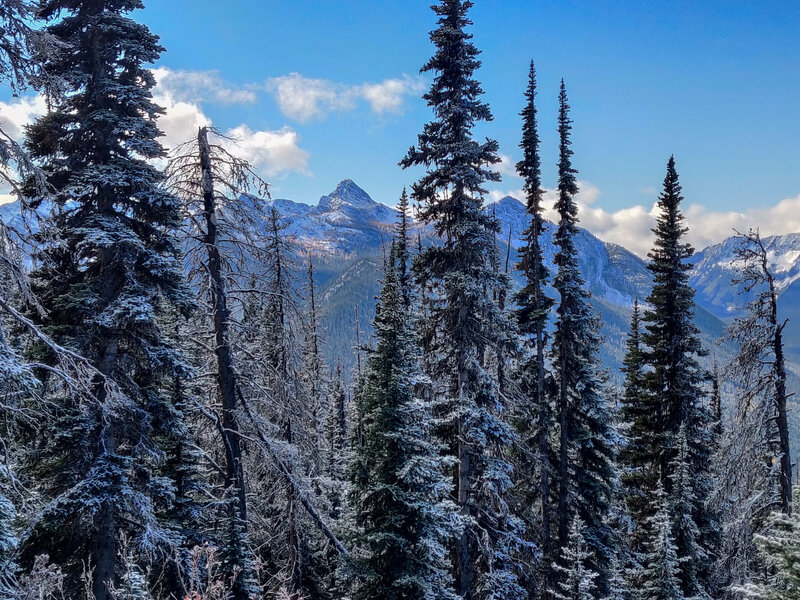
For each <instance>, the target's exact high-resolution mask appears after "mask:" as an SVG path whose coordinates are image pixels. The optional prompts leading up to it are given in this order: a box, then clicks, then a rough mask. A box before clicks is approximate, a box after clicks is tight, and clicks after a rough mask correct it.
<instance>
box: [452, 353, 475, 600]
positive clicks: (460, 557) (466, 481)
mask: <svg viewBox="0 0 800 600" xmlns="http://www.w3.org/2000/svg"><path fill="white" fill-rule="evenodd" d="M462 355H463V353H462ZM464 370H465V369H464V368H463V367H462V366H461V365H459V373H458V400H457V401H458V402H459V403H460V402H462V398H463V397H464V395H465V390H464V388H465V387H466V378H467V375H466V373H465V372H464ZM468 435H469V433H468V432H467V431H465V429H464V417H459V420H458V440H457V444H458V456H457V458H458V476H457V481H456V484H457V489H456V494H457V504H458V508H459V511H460V512H461V514H462V515H463V516H464V518H465V519H469V518H470V513H471V511H470V478H471V475H472V473H471V471H472V457H471V454H470V452H471V451H470V448H469V444H468V443H467V437H468ZM471 530H472V527H471V526H470V524H469V523H467V524H466V526H465V527H464V528H463V529H462V531H461V532H460V534H459V536H458V539H457V540H456V549H455V550H456V552H455V556H456V592H457V593H458V595H459V596H461V597H462V598H463V599H464V600H471V598H472V547H471V544H472V537H471Z"/></svg>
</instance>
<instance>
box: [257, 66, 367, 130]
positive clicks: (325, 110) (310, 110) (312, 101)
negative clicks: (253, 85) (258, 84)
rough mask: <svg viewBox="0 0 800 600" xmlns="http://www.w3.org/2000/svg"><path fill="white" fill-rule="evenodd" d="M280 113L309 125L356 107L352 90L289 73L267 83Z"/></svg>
mask: <svg viewBox="0 0 800 600" xmlns="http://www.w3.org/2000/svg"><path fill="white" fill-rule="evenodd" d="M267 90H269V91H270V92H272V94H273V95H274V96H275V100H276V101H277V103H278V108H280V110H281V112H282V113H283V114H284V115H285V116H287V117H289V118H290V119H294V120H295V121H299V122H301V123H308V122H309V121H311V120H312V119H321V118H323V117H325V116H327V115H328V114H330V113H331V112H336V111H342V110H351V109H353V108H355V93H354V90H353V88H350V87H348V86H345V85H342V84H337V83H334V82H332V81H328V80H327V79H314V78H310V77H303V76H302V75H300V74H299V73H290V74H289V75H284V76H282V77H273V78H271V79H270V80H268V81H267Z"/></svg>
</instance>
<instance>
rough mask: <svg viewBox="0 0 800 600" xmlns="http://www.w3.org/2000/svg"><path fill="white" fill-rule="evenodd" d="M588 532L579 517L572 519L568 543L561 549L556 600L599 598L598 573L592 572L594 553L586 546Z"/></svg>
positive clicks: (555, 593)
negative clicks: (596, 581)
mask: <svg viewBox="0 0 800 600" xmlns="http://www.w3.org/2000/svg"><path fill="white" fill-rule="evenodd" d="M585 535H586V530H585V528H584V525H583V521H581V518H580V517H579V516H577V515H576V516H575V517H573V519H572V525H570V528H569V535H568V537H567V543H566V544H564V546H562V548H561V554H560V557H559V563H560V564H558V565H557V569H558V571H559V573H560V576H559V578H558V579H559V584H558V587H557V589H556V590H554V591H553V594H552V596H553V598H554V599H555V600H594V598H596V597H597V584H596V583H595V580H596V579H597V573H595V572H594V571H592V569H591V567H590V566H589V565H590V564H591V556H592V552H591V550H589V549H588V548H587V545H586V537H585Z"/></svg>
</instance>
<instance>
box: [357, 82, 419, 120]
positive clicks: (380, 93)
mask: <svg viewBox="0 0 800 600" xmlns="http://www.w3.org/2000/svg"><path fill="white" fill-rule="evenodd" d="M424 87H425V86H424V84H423V82H422V79H420V78H419V77H416V78H415V77H410V76H409V75H403V77H402V78H400V79H386V80H384V81H382V82H380V83H365V84H363V85H362V86H360V88H359V91H360V93H361V96H362V97H363V98H364V99H365V100H366V101H367V102H368V103H369V106H370V108H371V109H372V112H374V113H375V114H376V115H383V114H385V113H401V112H403V101H404V100H405V97H406V96H408V95H410V94H420V93H422V90H423V89H424Z"/></svg>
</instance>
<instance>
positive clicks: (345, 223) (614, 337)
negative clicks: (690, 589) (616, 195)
mask: <svg viewBox="0 0 800 600" xmlns="http://www.w3.org/2000/svg"><path fill="white" fill-rule="evenodd" d="M274 204H275V207H276V208H277V209H278V212H279V213H280V214H281V216H282V217H283V218H284V219H285V221H286V224H287V232H288V233H289V234H290V235H292V236H294V238H295V240H296V247H297V255H298V256H297V259H298V277H301V273H300V271H301V270H303V269H304V264H300V263H305V261H306V260H307V259H308V258H309V257H310V258H311V259H312V260H313V261H314V263H315V270H316V274H317V286H318V295H319V297H320V306H321V310H322V314H323V318H322V323H323V327H324V336H325V339H326V349H327V351H326V354H327V356H328V359H329V360H330V361H331V362H332V363H334V362H336V361H341V362H342V364H343V366H344V367H345V368H346V370H347V369H351V368H352V367H353V366H354V364H355V360H354V350H353V349H354V348H355V347H356V318H358V321H359V329H360V334H361V339H360V342H361V343H362V344H364V343H367V342H368V338H369V335H370V331H371V329H370V321H371V320H372V317H373V316H374V302H375V297H376V295H377V294H378V292H379V280H380V268H381V261H382V249H383V248H384V246H385V244H386V243H387V242H388V241H389V240H390V239H391V236H392V233H393V229H394V225H395V222H396V220H397V212H396V211H395V210H394V209H393V208H390V207H388V206H386V205H384V204H380V203H378V202H375V201H374V200H373V199H372V198H371V197H370V196H369V194H367V192H365V191H364V190H363V189H361V188H360V187H359V186H358V185H356V184H355V183H354V182H353V181H351V180H349V179H345V180H343V181H342V182H340V183H339V184H338V185H337V186H336V189H335V190H333V191H332V192H331V193H330V194H328V195H325V196H322V197H321V198H320V199H319V202H318V203H317V204H316V205H310V204H305V203H302V202H296V201H292V200H287V199H275V200H274ZM485 210H487V211H489V212H492V213H493V214H494V215H495V216H496V217H497V218H498V219H499V221H500V224H501V233H500V234H498V245H499V247H500V251H501V252H503V254H504V255H505V251H506V249H507V245H506V244H507V242H508V241H509V240H510V245H511V260H510V263H511V268H510V271H511V272H510V275H511V276H512V280H513V281H514V285H515V286H518V285H519V284H520V283H521V279H520V274H519V273H518V272H517V271H516V269H515V268H514V266H513V265H514V264H515V263H516V260H517V257H516V250H517V249H518V248H519V247H520V246H521V245H522V239H521V236H522V233H523V232H524V230H525V228H526V227H527V223H528V217H527V214H526V212H525V207H524V205H523V204H522V202H520V201H519V200H517V199H516V198H513V197H511V196H506V197H505V198H502V199H501V200H499V201H497V202H494V203H491V204H489V205H488V206H487V207H486V209H485ZM18 212H19V207H18V206H17V205H16V203H11V204H6V205H3V206H0V218H2V219H3V220H4V221H5V222H7V223H11V224H16V225H18V223H19V216H18ZM509 229H510V236H509ZM554 231H555V225H554V224H553V223H549V222H548V223H546V228H545V233H544V237H543V240H542V241H543V247H544V249H545V255H546V256H545V258H546V261H547V263H548V264H549V265H550V267H551V271H552V260H553V254H554V251H555V247H554V245H553V243H552V238H553V233H554ZM412 234H413V235H414V236H415V237H416V236H417V235H419V237H420V239H421V240H422V243H423V244H425V245H427V244H432V243H435V235H434V233H433V231H432V228H431V227H430V226H425V225H420V224H414V226H413V228H412ZM764 241H765V243H766V245H767V248H768V250H769V257H770V263H771V266H772V269H773V271H774V273H775V275H776V276H777V279H778V287H779V290H780V309H781V312H782V316H783V317H784V318H785V317H788V318H790V324H789V326H788V327H787V331H786V344H787V356H788V358H789V360H790V361H791V362H792V363H793V364H792V365H790V366H791V368H792V370H793V371H795V372H800V368H798V367H797V365H800V233H797V234H789V235H783V236H772V237H768V238H765V240H764ZM576 243H577V247H578V251H579V265H580V269H581V272H582V274H583V276H584V278H585V280H586V284H587V287H588V289H589V291H590V292H591V293H592V302H593V304H594V306H595V308H596V310H597V311H598V313H599V315H600V319H601V333H602V335H603V337H604V340H605V343H604V346H603V350H602V359H603V361H604V363H605V364H606V366H607V367H608V368H609V370H610V371H611V373H612V375H613V374H615V373H618V369H619V365H620V362H621V360H622V357H623V355H624V347H625V336H626V335H627V331H628V325H629V319H630V311H631V308H632V305H633V302H634V300H635V299H636V298H638V299H639V300H640V301H642V300H644V299H645V298H646V297H647V296H648V294H649V292H650V286H651V283H652V277H651V274H650V272H649V270H648V269H647V264H646V262H645V261H644V260H643V259H642V258H641V257H639V256H637V255H635V254H634V253H632V252H630V251H629V250H626V249H625V248H623V247H622V246H619V245H617V244H611V243H607V242H603V241H602V240H600V239H599V238H597V237H595V236H594V235H592V234H591V233H590V232H589V231H587V230H583V229H581V230H580V232H579V234H578V236H577V240H576ZM734 249H735V240H734V239H733V238H729V239H727V240H725V241H724V242H722V243H720V244H716V245H713V246H709V247H708V248H704V249H702V250H700V251H698V252H697V253H696V254H695V255H694V257H692V259H691V261H692V265H693V269H692V272H691V283H692V285H693V286H694V287H695V288H696V290H697V296H696V300H697V311H696V316H695V320H696V322H697V324H698V326H699V328H700V330H701V332H702V337H703V342H704V344H705V346H706V347H707V348H709V349H710V350H711V351H712V352H711V354H712V355H716V356H717V358H718V360H720V362H724V360H725V359H726V358H727V357H728V356H729V354H730V348H728V347H727V346H726V345H725V344H722V345H717V340H719V338H721V337H722V336H723V334H724V329H725V325H726V323H727V322H728V321H729V320H730V319H732V318H733V317H734V316H735V315H736V314H737V311H738V308H739V307H741V306H743V305H744V303H745V302H746V300H747V298H743V297H741V296H740V295H739V293H738V289H737V288H736V287H735V286H733V285H732V284H731V277H732V276H733V275H734V270H733V266H732V263H733V259H734V255H735V254H734ZM356 314H357V316H356ZM709 360H710V359H709Z"/></svg>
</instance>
